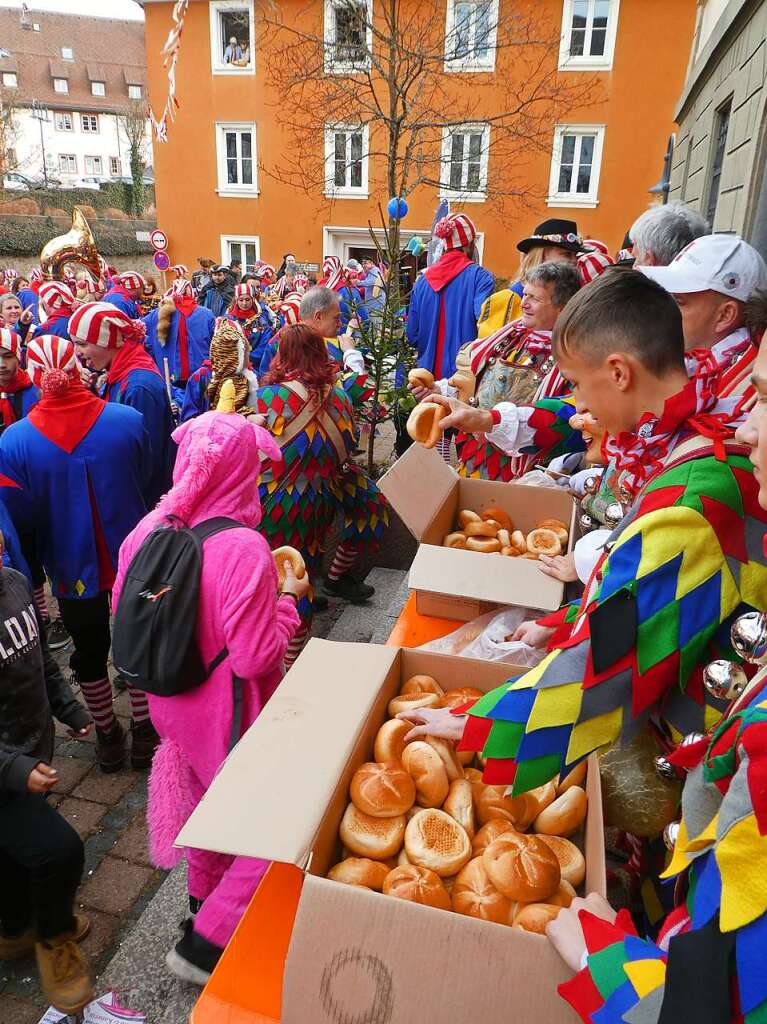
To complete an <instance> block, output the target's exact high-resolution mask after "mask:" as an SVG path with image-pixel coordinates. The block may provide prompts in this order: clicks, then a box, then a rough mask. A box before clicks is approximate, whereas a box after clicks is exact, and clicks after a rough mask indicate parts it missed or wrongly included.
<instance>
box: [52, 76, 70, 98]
mask: <svg viewBox="0 0 767 1024" xmlns="http://www.w3.org/2000/svg"><path fill="white" fill-rule="evenodd" d="M60 86H63V88H60ZM53 91H54V92H57V93H60V94H61V95H62V96H66V95H67V94H68V93H69V79H68V78H54V79H53Z"/></svg>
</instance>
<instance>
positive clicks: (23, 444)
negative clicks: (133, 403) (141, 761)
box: [0, 335, 152, 770]
mask: <svg viewBox="0 0 767 1024" xmlns="http://www.w3.org/2000/svg"><path fill="white" fill-rule="evenodd" d="M27 367H28V370H29V373H30V376H31V377H32V380H33V382H34V384H35V385H36V386H38V387H40V389H41V391H42V398H41V399H40V401H39V402H38V404H37V405H36V406H34V408H33V409H31V410H30V412H29V414H28V415H27V416H25V417H24V419H22V420H19V421H18V422H17V423H14V424H12V425H11V426H10V427H8V429H7V430H6V431H5V432H4V434H3V436H2V437H1V438H0V486H2V496H3V500H4V502H5V504H6V506H7V508H8V510H9V512H10V514H11V516H12V518H13V520H14V522H15V523H17V524H22V523H23V524H24V525H25V526H26V527H28V528H31V529H32V530H33V531H34V534H35V538H36V541H37V547H38V550H39V554H40V557H41V559H42V562H43V564H44V566H45V570H46V572H47V574H48V577H49V579H50V581H51V589H52V591H53V594H54V596H55V597H56V598H57V599H58V603H59V609H60V611H61V617H62V619H63V621H64V625H65V626H66V628H67V630H68V631H69V633H70V634H71V635H72V639H73V641H74V651H73V653H72V656H71V658H70V665H71V667H72V670H73V672H74V673H75V676H76V678H77V681H78V682H79V683H80V686H81V689H82V692H83V696H84V697H85V700H86V702H87V704H88V708H89V710H90V712H91V715H92V716H93V719H94V721H95V722H96V726H97V730H98V732H97V756H98V758H99V760H100V761H101V764H102V767H106V768H107V769H108V770H114V769H115V768H119V767H120V765H121V764H122V760H123V757H124V748H123V733H122V729H121V727H120V726H119V725H118V723H117V721H116V719H115V716H114V713H113V710H112V691H111V684H110V682H109V679H108V676H107V657H108V655H109V647H110V632H109V591H110V589H111V587H112V583H113V582H114V576H115V569H116V567H117V553H118V550H119V547H120V544H121V543H122V541H123V540H124V538H125V537H126V536H127V534H128V533H129V532H130V530H132V529H133V527H134V526H135V525H136V523H137V522H138V520H139V519H140V518H141V516H143V515H144V513H145V512H146V505H145V503H144V493H145V488H146V482H147V478H148V476H149V474H150V473H151V469H152V463H151V449H150V445H149V437H148V434H147V432H146V430H145V428H144V423H143V420H142V417H141V415H140V414H139V413H138V412H137V411H136V410H135V409H129V408H121V407H119V406H118V405H116V404H113V403H105V402H103V401H102V400H101V399H100V398H97V397H96V396H95V395H93V394H91V392H89V391H87V390H86V389H85V387H84V386H83V385H82V383H81V381H80V364H79V362H78V361H77V357H76V355H75V348H74V345H73V343H72V342H71V341H68V340H65V339H63V338H59V337H56V336H53V335H49V336H47V337H41V338H35V339H33V340H32V341H31V342H30V344H29V346H28V351H27ZM131 702H132V714H133V720H134V723H136V724H137V725H138V724H139V723H142V722H146V721H147V719H148V713H147V711H146V702H145V699H144V697H143V695H141V694H137V693H136V692H135V691H131ZM134 739H135V736H134Z"/></svg>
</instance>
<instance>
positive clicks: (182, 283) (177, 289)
mask: <svg viewBox="0 0 767 1024" xmlns="http://www.w3.org/2000/svg"><path fill="white" fill-rule="evenodd" d="M185 295H186V296H188V297H189V298H190V299H193V298H194V288H193V287H192V282H191V281H187V279H186V278H185V277H177V278H176V280H175V281H174V282H173V284H172V285H171V286H170V288H169V289H168V290H167V292H166V293H165V295H164V296H163V298H169V299H172V298H174V297H175V298H182V297H183V296H185Z"/></svg>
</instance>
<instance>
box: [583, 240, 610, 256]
mask: <svg viewBox="0 0 767 1024" xmlns="http://www.w3.org/2000/svg"><path fill="white" fill-rule="evenodd" d="M583 248H584V249H585V250H586V252H587V253H588V252H589V250H590V251H591V252H601V253H604V255H605V256H609V255H610V250H609V249H608V248H607V246H606V245H605V243H604V242H600V241H598V240H597V239H596V238H584V239H583Z"/></svg>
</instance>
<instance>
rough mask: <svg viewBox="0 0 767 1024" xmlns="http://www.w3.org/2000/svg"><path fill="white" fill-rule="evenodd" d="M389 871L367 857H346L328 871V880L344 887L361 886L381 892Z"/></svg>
mask: <svg viewBox="0 0 767 1024" xmlns="http://www.w3.org/2000/svg"><path fill="white" fill-rule="evenodd" d="M390 870H391V868H389V867H388V865H386V864H382V863H381V861H377V860H370V858H369V857H347V858H346V860H342V861H341V863H340V864H336V866H335V867H333V868H331V869H330V871H328V878H330V879H332V880H333V881H334V882H343V883H344V884H345V885H363V886H366V887H367V888H368V889H374V890H375V891H376V892H381V891H382V890H383V884H384V879H385V878H386V876H387V875H388V874H389V872H390Z"/></svg>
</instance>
